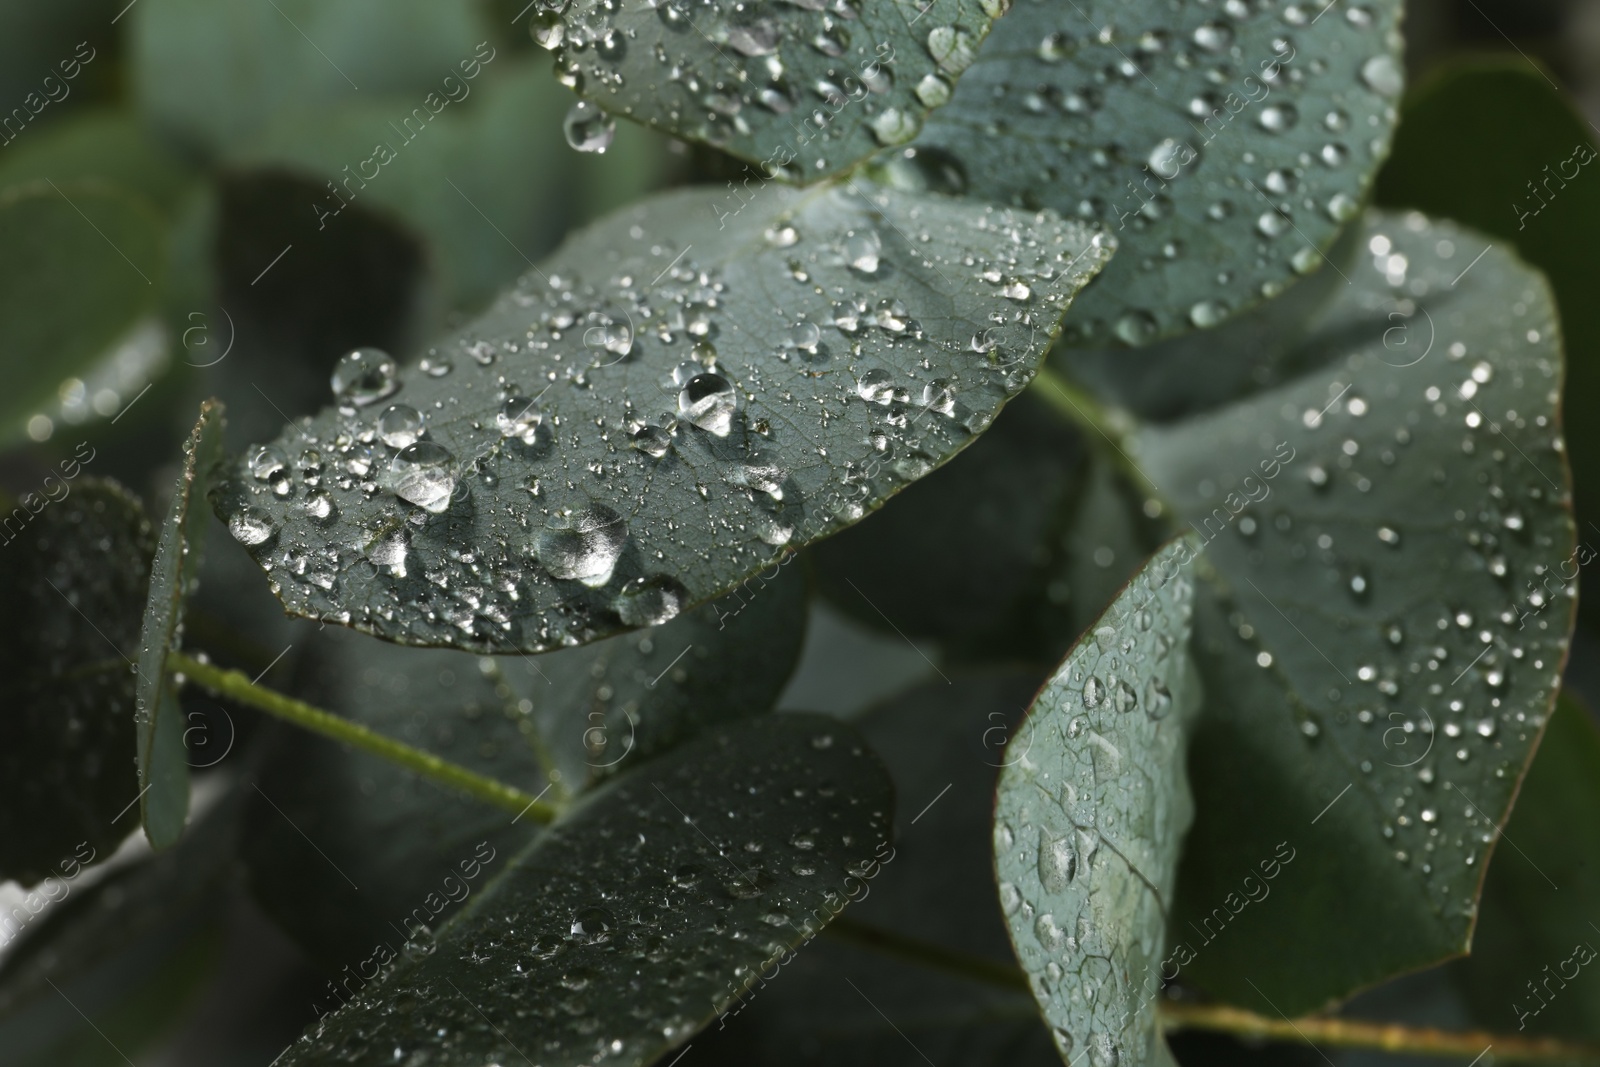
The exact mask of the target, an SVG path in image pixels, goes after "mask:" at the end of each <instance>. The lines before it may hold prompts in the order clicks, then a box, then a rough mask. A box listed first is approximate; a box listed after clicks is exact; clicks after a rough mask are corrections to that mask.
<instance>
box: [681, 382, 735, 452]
mask: <svg viewBox="0 0 1600 1067" xmlns="http://www.w3.org/2000/svg"><path fill="white" fill-rule="evenodd" d="M738 406H739V400H738V397H737V396H736V395H735V394H734V391H733V383H731V382H729V381H728V379H726V378H724V377H723V376H722V375H720V374H715V373H713V372H710V371H707V372H705V373H702V374H696V375H695V376H694V377H692V378H690V379H689V380H688V381H687V382H685V383H684V385H683V391H682V392H680V393H679V394H678V414H679V415H681V416H683V417H684V418H686V419H688V420H689V421H690V422H692V423H694V424H695V425H696V426H698V427H700V428H701V429H702V430H707V431H709V432H711V433H713V434H716V435H717V436H718V437H726V436H728V431H729V430H730V429H732V428H733V413H734V411H735V410H736V409H737V408H738Z"/></svg>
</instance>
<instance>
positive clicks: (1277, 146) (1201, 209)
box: [899, 0, 1401, 348]
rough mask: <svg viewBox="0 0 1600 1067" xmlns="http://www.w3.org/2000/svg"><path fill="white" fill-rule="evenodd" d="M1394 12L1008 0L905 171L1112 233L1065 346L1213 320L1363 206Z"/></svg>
mask: <svg viewBox="0 0 1600 1067" xmlns="http://www.w3.org/2000/svg"><path fill="white" fill-rule="evenodd" d="M1241 13H1242V14H1241ZM1399 16H1400V4H1399V3H1398V2H1396V0H1382V2H1379V3H1371V4H1357V5H1348V6H1342V7H1335V8H1327V7H1325V6H1323V5H1322V4H1318V3H1288V4H1281V5H1280V4H1271V5H1266V4H1262V5H1245V4H1237V5H1231V6H1223V5H1210V4H1192V5H1184V6H1181V7H1176V6H1173V5H1170V4H1165V3H1155V2H1138V3H1131V4H1130V3H1123V2H1112V0H1095V2H1093V3H1078V4H1077V5H1076V6H1074V5H1070V4H1069V5H1066V6H1062V5H1061V4H1059V3H1056V2H1054V0H1018V2H1017V4H1016V6H1015V7H1014V8H1013V10H1012V11H1011V12H1010V14H1008V15H1006V17H1005V18H1003V19H1001V20H1000V21H999V22H998V23H996V25H995V30H994V32H993V34H991V35H990V38H989V40H988V41H986V42H985V43H984V47H983V49H982V51H981V52H980V53H979V55H978V60H977V62H976V63H974V64H973V66H972V69H971V70H970V71H968V72H967V74H966V76H965V77H964V78H963V79H962V81H961V84H960V85H959V86H958V87H957V90H956V93H955V98H954V99H953V100H951V102H950V104H949V106H947V107H945V108H942V109H940V110H939V111H937V112H935V113H934V114H933V115H932V116H931V117H930V118H929V121H928V124H927V128H926V129H925V130H924V131H923V133H922V135H921V136H920V137H919V138H917V140H916V142H915V144H914V145H913V148H914V149H915V151H916V153H917V155H916V157H915V158H911V159H906V160H903V161H901V162H900V164H899V169H900V170H901V171H902V172H903V173H904V174H905V177H906V180H907V181H908V182H910V183H912V184H926V183H927V182H928V181H929V179H928V178H927V175H928V174H930V173H937V174H939V175H941V177H939V178H936V179H934V184H935V185H942V186H944V187H947V188H951V189H953V190H957V191H965V192H967V193H968V194H970V195H972V196H981V197H984V198H986V199H989V200H993V201H997V202H1000V203H1012V202H1016V203H1023V204H1028V205H1030V206H1034V207H1043V206H1048V207H1053V208H1055V209H1056V210H1058V211H1060V212H1061V213H1062V214H1063V215H1067V216H1075V217H1081V218H1085V219H1098V220H1101V221H1103V222H1104V223H1105V224H1106V226H1107V228H1108V229H1109V230H1111V231H1112V232H1114V233H1115V234H1116V236H1117V238H1118V240H1119V241H1120V242H1121V243H1122V245H1123V252H1122V254H1121V255H1119V256H1118V257H1117V261H1116V263H1115V264H1113V265H1112V266H1111V267H1109V268H1108V269H1107V272H1106V275H1105V278H1104V280H1103V281H1102V282H1101V284H1099V285H1097V286H1095V287H1094V288H1093V289H1092V290H1090V291H1089V292H1086V293H1085V294H1084V296H1083V300H1082V301H1081V302H1080V304H1079V306H1078V308H1077V309H1076V311H1075V312H1074V314H1073V316H1072V320H1071V321H1070V322H1069V323H1068V326H1067V334H1066V342H1067V343H1068V344H1069V345H1072V346H1075V347H1091V348H1104V347H1110V346H1115V345H1143V344H1147V343H1149V342H1151V341H1154V340H1156V339H1158V338H1161V337H1168V336H1172V335H1174V334H1178V333H1183V332H1186V331H1188V330H1191V329H1197V328H1209V327H1212V326H1216V325H1218V324H1220V323H1221V322H1222V321H1224V320H1225V319H1227V318H1228V317H1229V316H1230V315H1233V314H1235V313H1237V312H1239V311H1242V310H1244V309H1245V308H1248V307H1250V306H1251V305H1254V304H1256V303H1258V302H1260V301H1261V300H1262V299H1263V298H1264V297H1268V296H1272V295H1276V294H1277V293H1278V292H1280V291H1282V290H1283V289H1284V288H1285V287H1286V286H1287V285H1289V284H1290V283H1292V282H1293V281H1294V280H1295V279H1296V278H1297V277H1299V276H1300V275H1302V274H1305V273H1308V272H1310V271H1314V270H1317V269H1319V268H1320V267H1321V265H1322V257H1321V256H1320V255H1319V253H1318V250H1319V249H1323V250H1325V249H1327V248H1328V247H1329V246H1330V245H1331V244H1332V243H1333V240H1334V237H1335V235H1336V233H1337V231H1338V229H1339V227H1340V226H1341V225H1342V224H1343V223H1345V222H1347V221H1349V220H1350V219H1352V218H1354V217H1355V216H1356V215H1357V214H1358V213H1359V210H1360V204H1361V201H1362V200H1363V198H1364V194H1365V192H1366V189H1367V187H1368V185H1369V183H1370V182H1371V180H1372V176H1373V173H1374V171H1375V170H1376V169H1377V165H1378V163H1379V162H1380V161H1381V160H1382V158H1383V156H1384V154H1385V152H1386V151H1387V149H1388V142H1389V136H1390V132H1391V130H1392V128H1393V125H1394V119H1395V110H1396V108H1395V105H1396V102H1397V98H1398V96H1399V93H1400V88H1401V68H1400V36H1399V32H1398V28H1397V27H1398V22H1399Z"/></svg>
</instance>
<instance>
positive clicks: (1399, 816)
mask: <svg viewBox="0 0 1600 1067" xmlns="http://www.w3.org/2000/svg"><path fill="white" fill-rule="evenodd" d="M1360 237H1361V241H1362V251H1363V258H1362V261H1361V262H1360V263H1358V264H1357V266H1356V267H1355V268H1354V269H1353V270H1352V271H1351V279H1352V283H1353V284H1352V286H1351V287H1350V289H1349V291H1348V292H1345V293H1343V294H1341V296H1340V297H1339V298H1338V301H1337V302H1336V303H1335V305H1334V306H1333V307H1332V308H1331V309H1330V310H1329V312H1328V313H1327V316H1326V321H1327V329H1329V330H1330V331H1331V332H1336V331H1338V330H1341V329H1343V330H1346V331H1347V333H1346V335H1345V336H1346V338H1347V341H1346V343H1347V344H1351V342H1350V341H1349V340H1348V338H1349V337H1350V336H1352V335H1351V334H1350V333H1349V332H1348V331H1349V330H1350V329H1351V324H1352V323H1364V324H1365V326H1364V330H1365V333H1364V337H1365V342H1364V343H1361V342H1360V341H1357V342H1355V343H1354V345H1353V346H1354V347H1355V348H1356V351H1355V352H1354V354H1352V355H1350V356H1349V357H1347V358H1346V359H1344V360H1341V361H1338V362H1335V363H1333V364H1330V365H1329V367H1327V368H1325V369H1323V370H1320V371H1317V372H1314V373H1313V374H1311V375H1308V376H1307V377H1306V378H1305V379H1304V380H1302V381H1301V382H1298V383H1295V384H1292V385H1289V386H1286V387H1284V388H1282V389H1280V390H1277V391H1275V392H1274V393H1271V394H1268V395H1266V396H1263V397H1261V398H1259V399H1257V400H1254V401H1251V402H1249V403H1248V404H1245V405H1241V406H1240V407H1238V408H1236V409H1234V410H1231V411H1229V412H1228V413H1227V415H1226V417H1225V419H1226V423H1227V424H1228V425H1229V426H1231V427H1232V429H1231V430H1227V431H1220V432H1219V428H1218V423H1217V422H1211V423H1209V424H1207V423H1206V421H1205V420H1198V421H1199V422H1200V423H1201V426H1200V428H1199V429H1198V431H1197V432H1198V433H1199V434H1200V437H1199V438H1196V437H1192V436H1189V435H1188V434H1186V432H1185V431H1183V430H1179V431H1177V432H1175V433H1173V434H1171V435H1169V436H1163V435H1159V434H1157V435H1152V437H1151V439H1150V440H1151V441H1152V442H1154V441H1158V440H1159V442H1160V443H1159V444H1158V445H1156V447H1154V448H1148V447H1147V448H1142V449H1140V450H1139V456H1138V458H1139V462H1141V463H1142V464H1144V465H1145V467H1144V469H1146V470H1150V471H1152V476H1153V477H1156V478H1157V479H1158V480H1164V481H1167V482H1168V483H1169V484H1171V485H1172V486H1174V487H1175V489H1176V498H1177V501H1178V503H1179V511H1180V512H1181V513H1182V514H1184V515H1185V517H1186V518H1190V519H1193V520H1194V522H1195V523H1197V524H1203V526H1204V528H1205V529H1206V531H1207V535H1208V537H1209V538H1211V548H1210V550H1209V553H1210V556H1211V557H1212V558H1213V559H1214V560H1215V561H1216V563H1217V566H1218V567H1219V569H1220V570H1221V571H1222V572H1223V574H1224V576H1225V578H1226V580H1227V581H1228V584H1229V585H1230V586H1232V587H1234V588H1236V589H1238V590H1239V594H1238V595H1239V599H1240V603H1241V607H1240V608H1239V609H1237V610H1235V611H1233V612H1232V614H1231V616H1230V617H1229V620H1228V626H1229V628H1230V629H1231V630H1232V631H1233V632H1234V637H1235V641H1236V645H1235V646H1234V647H1235V648H1237V649H1239V650H1240V651H1241V652H1242V653H1243V656H1244V657H1248V659H1249V660H1251V661H1253V662H1254V664H1255V667H1256V669H1259V670H1264V671H1269V672H1271V673H1272V675H1273V677H1275V678H1279V679H1282V681H1283V682H1284V683H1285V684H1287V685H1288V686H1290V687H1291V689H1292V690H1293V691H1294V693H1295V696H1296V699H1295V701H1294V706H1296V707H1298V708H1300V709H1301V710H1300V711H1298V712H1297V722H1296V725H1297V727H1298V730H1299V733H1300V735H1301V736H1302V738H1303V740H1304V744H1305V745H1306V746H1307V750H1308V752H1310V753H1312V754H1314V755H1318V756H1325V757H1326V758H1328V759H1330V760H1333V761H1335V762H1336V763H1338V764H1340V765H1342V766H1343V767H1344V768H1346V769H1347V770H1346V772H1347V773H1349V774H1350V775H1351V777H1352V779H1353V780H1354V782H1355V785H1356V787H1357V788H1358V789H1361V790H1363V791H1365V792H1366V793H1367V794H1368V796H1369V798H1370V800H1369V801H1366V802H1364V803H1363V804H1353V805H1351V806H1350V808H1349V809H1348V810H1347V811H1341V812H1339V815H1340V817H1348V818H1350V819H1352V820H1355V821H1356V822H1357V823H1361V824H1364V827H1366V828H1371V829H1370V830H1369V831H1368V832H1370V833H1372V834H1373V835H1374V837H1373V838H1372V839H1370V840H1369V845H1374V846H1377V847H1378V848H1379V849H1380V850H1382V851H1385V852H1387V853H1388V854H1389V855H1391V856H1392V857H1393V859H1394V860H1395V862H1397V863H1399V864H1402V865H1405V866H1408V867H1412V868H1414V869H1416V870H1417V871H1418V872H1419V873H1420V874H1421V875H1423V876H1424V878H1423V884H1424V885H1425V886H1426V887H1427V891H1428V893H1429V894H1430V896H1431V897H1432V898H1433V899H1434V901H1435V904H1436V906H1438V907H1439V908H1440V909H1441V910H1442V912H1443V913H1444V914H1446V915H1447V916H1449V917H1450V918H1451V920H1452V921H1453V922H1457V923H1463V922H1465V921H1466V920H1467V919H1468V917H1470V915H1471V914H1472V911H1473V908H1474V906H1475V905H1474V896H1475V892H1476V888H1477V885H1478V881H1479V877H1478V872H1477V869H1476V868H1477V865H1478V864H1480V863H1481V862H1482V859H1483V857H1484V856H1485V854H1486V852H1487V849H1488V847H1489V845H1490V844H1491V842H1492V841H1493V839H1494V837H1495V834H1496V833H1497V830H1496V824H1495V822H1494V821H1493V819H1494V817H1495V816H1497V815H1498V814H1500V813H1503V812H1504V810H1505V806H1506V804H1507V803H1508V802H1509V799H1510V795H1511V792H1512V790H1513V788H1514V784H1515V781H1516V778H1517V775H1518V773H1519V770H1520V768H1521V766H1522V765H1523V763H1524V761H1525V760H1526V758H1527V755H1528V752H1529V750H1530V748H1531V746H1532V744H1533V742H1534V739H1535V738H1536V737H1537V735H1538V733H1539V731H1540V729H1541V728H1542V726H1543V724H1544V721H1545V717H1546V716H1547V714H1548V709H1549V707H1550V705H1551V702H1552V700H1553V699H1554V695H1555V692H1556V689H1557V687H1558V685H1559V671H1560V666H1561V663H1562V661H1563V659H1564V656H1565V646H1566V633H1567V627H1568V625H1569V621H1570V616H1571V612H1572V608H1573V599H1574V597H1575V594H1576V586H1575V578H1576V574H1577V569H1578V568H1577V564H1576V561H1575V559H1574V556H1573V552H1574V545H1575V537H1574V531H1573V529H1572V525H1571V520H1570V518H1569V516H1568V515H1567V513H1566V508H1567V506H1568V490H1567V489H1566V487H1565V481H1564V476H1563V473H1562V452H1563V447H1562V442H1561V438H1560V434H1559V429H1558V427H1557V425H1556V421H1555V420H1556V400H1557V388H1558V383H1559V378H1560V375H1559V359H1558V353H1557V352H1556V349H1555V348H1554V346H1553V330H1554V326H1555V312H1554V307H1553V305H1552V303H1551V300H1550V295H1549V293H1548V290H1547V289H1546V288H1545V287H1544V283H1543V282H1542V281H1541V280H1539V279H1537V278H1536V276H1534V275H1533V274H1532V273H1531V272H1529V271H1527V270H1526V269H1525V268H1522V267H1520V266H1519V265H1517V264H1515V263H1513V262H1512V261H1510V260H1509V259H1508V258H1507V257H1505V256H1504V255H1502V254H1500V253H1499V252H1498V251H1497V250H1494V249H1489V250H1486V249H1485V247H1484V246H1485V245H1486V244H1487V243H1488V242H1486V241H1485V240H1484V239H1482V238H1480V237H1478V236H1477V235H1475V234H1472V233H1470V232H1469V231H1464V230H1461V229H1459V228H1457V227H1454V226H1451V225H1449V224H1443V223H1434V222H1430V221H1429V220H1427V219H1426V218H1424V217H1423V216H1421V215H1420V214H1416V213H1410V214H1406V215H1392V216H1375V217H1373V218H1372V219H1369V220H1368V222H1367V223H1366V224H1365V226H1364V228H1363V230H1362V232H1361V234H1360ZM1479 253H1485V255H1484V258H1483V259H1482V260H1476V259H1475V257H1477V256H1478V255H1479ZM1201 440H1203V441H1204V442H1205V444H1204V446H1203V448H1204V449H1205V452H1206V455H1207V462H1206V465H1205V467H1206V469H1205V470H1204V472H1203V473H1202V467H1201V462H1200V461H1197V460H1189V459H1180V457H1183V456H1184V455H1185V454H1186V453H1190V454H1193V453H1196V452H1197V450H1198V449H1200V448H1201V447H1202V446H1201V445H1200V443H1199V442H1200V441H1201ZM1228 466H1232V467H1233V468H1234V469H1233V470H1231V471H1226V472H1225V468H1227V467H1228ZM1268 472H1271V473H1270V475H1269V473H1268ZM1245 475H1249V476H1250V478H1249V479H1248V481H1246V480H1245V479H1244V476H1245ZM1191 479H1192V480H1191ZM1251 487H1253V489H1252V488H1251ZM1263 487H1265V491H1264V492H1263ZM1247 489H1249V490H1251V492H1252V496H1253V497H1254V499H1253V500H1246V499H1245V492H1246V490H1247ZM1246 579H1248V582H1247V581H1246ZM1374 807H1376V809H1377V819H1376V820H1374V819H1373V809H1374ZM1331 818H1333V816H1331V815H1330V819H1331ZM1374 822H1376V826H1374V825H1373V824H1374ZM1379 833H1381V838H1378V837H1377V836H1376V835H1377V834H1379Z"/></svg>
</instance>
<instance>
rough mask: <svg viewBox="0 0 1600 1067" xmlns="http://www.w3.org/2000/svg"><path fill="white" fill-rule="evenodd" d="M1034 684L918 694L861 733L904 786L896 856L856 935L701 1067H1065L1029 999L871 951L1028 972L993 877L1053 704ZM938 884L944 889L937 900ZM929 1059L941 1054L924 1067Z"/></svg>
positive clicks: (863, 901) (800, 959)
mask: <svg viewBox="0 0 1600 1067" xmlns="http://www.w3.org/2000/svg"><path fill="white" fill-rule="evenodd" d="M1039 684H1040V676H1039V675H1037V674H1035V673H1033V672H1018V671H1010V670H1007V671H1004V672H1001V671H994V672H989V671H985V672H983V673H955V672H952V676H951V678H950V679H949V680H948V681H946V680H944V679H941V678H935V679H934V680H933V681H931V682H927V683H924V684H921V685H917V686H913V687H911V688H910V689H907V690H906V691H905V692H903V693H901V694H900V695H898V696H896V697H894V698H892V699H890V700H888V701H885V702H884V703H882V704H880V705H879V706H877V707H874V708H872V709H871V710H869V711H867V712H866V713H865V714H863V715H862V716H861V717H860V718H859V719H858V720H857V721H856V725H857V727H859V728H860V730H861V732H862V734H863V735H864V736H865V737H866V739H867V741H868V743H869V744H871V745H872V748H873V750H874V751H875V752H877V753H878V754H879V755H880V756H881V757H882V758H883V761H884V763H885V764H886V765H887V766H888V768H889V773H890V776H891V777H892V778H893V779H894V788H895V796H896V797H897V798H898V803H897V810H896V812H895V832H894V851H893V852H892V853H890V854H889V855H888V856H886V857H885V859H884V862H883V863H882V865H881V867H880V870H879V873H878V874H877V876H876V877H874V878H873V879H872V880H871V881H870V882H869V883H868V884H867V886H866V887H865V888H864V889H863V890H862V891H860V892H859V893H858V894H856V896H857V899H856V900H855V902H854V903H853V904H852V905H851V907H850V911H849V917H848V921H847V923H846V924H845V925H848V926H850V927H853V928H854V929H852V930H851V931H850V932H849V933H848V934H846V935H845V936H834V935H835V934H838V933H840V932H841V927H840V926H838V925H836V926H834V927H831V928H830V930H829V932H828V935H827V936H825V937H822V938H819V939H818V940H817V941H816V942H815V943H813V944H811V945H808V946H806V948H805V950H804V951H803V952H801V953H799V954H798V956H797V958H796V959H794V960H793V961H792V962H790V963H788V964H786V965H785V966H784V967H783V969H782V970H781V971H779V972H778V974H777V975H776V976H775V977H771V978H770V980H769V981H764V982H763V983H762V984H760V985H758V986H756V987H753V988H752V989H750V990H749V991H748V992H747V993H746V994H745V995H744V997H743V998H741V1000H740V1001H739V1003H738V1004H737V1005H735V1006H733V1007H731V1008H730V1009H729V1010H728V1011H727V1012H726V1013H725V1014H724V1015H723V1016H722V1017H721V1018H720V1019H719V1020H718V1021H717V1025H716V1026H713V1027H707V1028H706V1030H705V1032H704V1033H702V1034H700V1035H699V1036H697V1037H696V1038H695V1041H694V1052H693V1056H694V1057H695V1058H696V1059H697V1060H699V1061H700V1062H701V1063H702V1064H706V1063H709V1064H723V1063H727V1064H740V1065H744V1064H752V1063H759V1064H765V1065H771V1067H779V1065H787V1064H819V1063H820V1064H828V1065H830V1067H853V1065H857V1064H859V1065H862V1067H878V1065H880V1064H886V1063H894V1064H913V1063H925V1062H927V1061H932V1062H933V1063H936V1064H938V1065H939V1067H980V1065H995V1064H1009V1065H1015V1067H1020V1065H1023V1064H1029V1065H1038V1064H1058V1063H1059V1062H1060V1061H1059V1060H1058V1059H1057V1057H1056V1052H1055V1046H1054V1045H1053V1044H1052V1042H1051V1040H1050V1036H1049V1030H1048V1029H1047V1028H1046V1027H1045V1026H1044V1025H1043V1022H1042V1020H1041V1019H1040V1018H1039V1012H1038V1008H1037V1007H1036V1006H1035V1004H1034V1002H1033V998H1032V997H1031V996H1030V995H1029V994H1028V991H1027V990H1026V989H1025V988H1013V989H1007V988H1003V987H1000V986H997V985H996V984H994V983H993V980H992V977H991V978H990V980H988V981H984V980H976V981H975V980H974V978H973V977H972V976H971V975H970V974H955V973H952V972H951V971H948V970H939V969H935V968H933V967H931V966H926V965H923V963H922V962H920V961H917V960H913V959H908V958H904V957H900V956H895V955H891V954H888V953H885V952H883V951H881V950H875V949H873V948H869V947H866V946H865V945H863V944H862V940H861V933H862V932H864V931H870V932H872V933H878V932H886V933H888V934H891V935H896V936H899V937H903V938H909V939H912V940H914V941H916V942H921V943H923V944H931V945H934V946H937V947H938V948H939V949H942V950H945V951H950V952H955V953H962V954H966V956H967V957H968V958H976V959H980V960H983V961H984V962H986V963H987V964H988V965H989V966H990V967H991V968H992V974H999V973H1005V972H1006V971H1007V970H1012V971H1013V973H1016V972H1015V971H1014V963H1013V961H1012V957H1011V944H1010V941H1009V939H1008V938H1007V936H1006V923H1005V918H1004V916H1003V915H1002V914H1001V912H1000V901H999V898H998V897H997V896H996V892H995V882H994V876H993V873H992V868H993V863H992V860H991V856H992V854H993V849H994V845H993V840H994V827H993V823H992V815H991V809H992V805H993V799H994V786H995V779H996V778H997V777H998V775H999V772H1000V767H1001V765H1002V763H1003V761H1004V760H1005V758H1006V756H1005V745H1006V739H1007V738H1008V737H1010V736H1012V734H1013V733H1014V732H1015V728H1016V726H1017V723H1018V721H1019V720H1020V719H1021V718H1022V714H1023V711H1024V710H1025V709H1026V707H1027V705H1028V702H1029V701H1030V700H1032V699H1033V696H1034V694H1036V693H1037V692H1038V691H1039ZM930 887H937V890H936V891H930ZM922 1057H926V1058H927V1059H926V1060H924V1059H923V1058H922Z"/></svg>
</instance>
